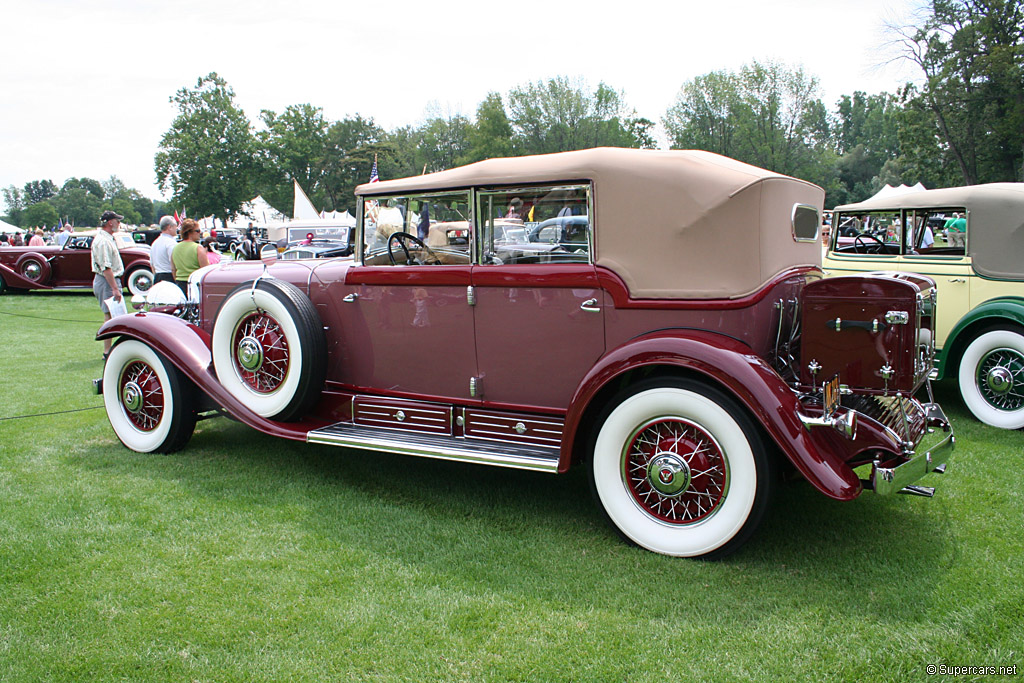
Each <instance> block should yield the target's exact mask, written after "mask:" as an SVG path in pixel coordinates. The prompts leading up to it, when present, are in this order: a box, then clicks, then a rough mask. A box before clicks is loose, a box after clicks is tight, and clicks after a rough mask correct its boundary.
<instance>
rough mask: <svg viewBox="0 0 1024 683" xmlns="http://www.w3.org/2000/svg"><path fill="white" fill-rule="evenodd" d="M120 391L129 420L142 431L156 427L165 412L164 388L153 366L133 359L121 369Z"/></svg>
mask: <svg viewBox="0 0 1024 683" xmlns="http://www.w3.org/2000/svg"><path fill="white" fill-rule="evenodd" d="M118 391H119V394H120V396H121V405H122V406H123V407H124V412H125V415H126V416H127V417H128V421H129V422H131V423H132V425H133V426H134V427H135V428H136V429H138V430H139V431H142V432H151V431H153V430H154V429H156V426H157V425H158V424H160V419H161V418H162V417H163V414H164V390H163V386H162V385H161V384H160V378H159V377H158V376H157V374H156V372H155V371H154V370H153V368H151V367H150V366H149V365H148V364H146V363H144V362H143V361H141V360H134V361H132V362H131V363H129V364H128V365H126V366H125V368H124V370H122V371H121V381H120V383H119V386H118Z"/></svg>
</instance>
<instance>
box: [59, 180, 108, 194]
mask: <svg viewBox="0 0 1024 683" xmlns="http://www.w3.org/2000/svg"><path fill="white" fill-rule="evenodd" d="M73 189H82V190H85V191H86V192H88V193H89V194H91V195H92V196H93V197H96V199H104V198H105V197H106V196H107V193H106V191H105V190H104V189H103V185H102V184H101V183H100V181H98V180H93V179H92V178H68V179H67V180H65V181H64V186H63V187H62V188H61V191H64V190H73Z"/></svg>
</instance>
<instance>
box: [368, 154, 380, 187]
mask: <svg viewBox="0 0 1024 683" xmlns="http://www.w3.org/2000/svg"><path fill="white" fill-rule="evenodd" d="M379 181H380V177H379V176H378V175H377V157H373V168H372V169H370V182H371V183H376V182H379Z"/></svg>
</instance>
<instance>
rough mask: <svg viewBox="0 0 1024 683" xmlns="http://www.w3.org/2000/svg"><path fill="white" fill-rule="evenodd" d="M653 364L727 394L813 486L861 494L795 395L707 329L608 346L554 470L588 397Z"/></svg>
mask: <svg viewBox="0 0 1024 683" xmlns="http://www.w3.org/2000/svg"><path fill="white" fill-rule="evenodd" d="M655 366H661V367H665V366H669V367H675V368H679V369H684V370H687V371H690V372H693V373H697V374H700V375H703V376H705V377H706V378H708V379H710V380H712V381H713V382H714V383H716V384H718V385H719V386H721V387H722V388H724V389H725V390H727V391H728V392H729V393H731V394H732V395H733V396H734V397H735V398H736V399H737V400H738V401H739V402H740V403H741V404H742V405H743V406H744V407H745V408H746V409H747V410H748V411H749V412H750V414H751V415H752V416H753V417H754V419H755V420H757V421H758V422H759V423H760V424H761V426H762V427H763V428H764V429H765V431H766V432H767V433H768V435H769V436H770V437H771V438H772V440H773V441H774V442H775V443H776V444H777V445H778V446H779V448H780V449H781V450H782V452H783V453H785V454H786V457H787V458H789V460H790V462H792V463H793V465H794V466H795V467H796V468H797V470H799V471H800V473H801V474H803V476H804V477H805V478H806V479H807V480H808V481H809V482H810V483H811V484H812V485H813V486H814V487H815V488H817V489H818V490H819V491H821V492H822V493H824V494H825V495H827V496H829V497H830V498H834V499H836V500H851V499H853V498H856V497H857V496H858V495H860V492H861V489H862V486H861V482H860V478H859V477H858V476H857V474H856V473H854V471H853V469H852V468H850V467H849V466H848V465H847V464H846V463H845V462H844V461H843V459H842V457H840V455H839V454H837V453H836V452H834V451H833V450H832V449H830V448H828V445H827V440H823V441H819V440H818V439H816V438H815V437H814V435H813V434H812V432H810V431H809V430H808V429H807V428H806V427H805V426H804V424H803V423H802V422H801V420H800V418H799V416H798V412H799V410H800V404H799V401H798V400H797V396H796V394H795V393H794V392H793V391H792V390H791V389H790V388H789V386H787V385H786V383H785V382H783V381H782V378H781V377H779V375H778V373H776V372H775V371H774V370H773V369H772V368H771V367H770V366H769V365H768V364H767V363H765V362H764V361H763V360H762V359H761V358H760V357H758V355H757V354H755V353H754V352H753V350H751V348H750V347H749V346H747V345H746V344H744V343H742V342H740V341H738V340H736V339H733V338H731V337H726V336H723V335H720V334H716V333H714V332H706V331H701V330H668V331H661V332H654V333H650V334H647V335H643V336H641V337H637V338H636V339H633V340H630V341H628V342H626V343H625V344H623V345H622V346H620V347H618V348H616V349H614V350H613V351H611V352H609V353H607V354H606V355H605V356H604V357H603V358H602V359H601V360H600V361H599V362H598V364H597V365H595V366H594V368H593V369H592V370H591V371H590V372H589V373H588V374H587V376H586V377H584V378H583V381H582V382H580V385H579V386H578V387H577V389H576V392H575V394H574V395H573V398H572V402H571V404H570V406H569V410H568V413H567V415H566V423H565V432H564V433H565V434H566V438H565V439H564V440H563V444H562V452H561V457H560V461H559V471H564V470H565V469H568V467H569V462H570V460H571V457H572V451H573V444H574V443H575V440H576V438H577V436H578V431H579V429H580V426H581V423H582V421H583V418H584V415H585V414H587V411H588V410H589V409H592V408H598V407H597V406H592V402H593V400H594V398H595V397H596V396H597V395H598V394H599V392H600V391H601V389H602V388H604V387H607V386H609V383H610V382H614V381H616V379H617V378H620V377H621V376H622V375H623V374H624V373H626V372H628V371H633V370H642V369H644V368H653V367H655Z"/></svg>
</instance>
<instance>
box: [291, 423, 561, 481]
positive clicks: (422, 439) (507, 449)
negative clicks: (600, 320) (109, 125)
mask: <svg viewBox="0 0 1024 683" xmlns="http://www.w3.org/2000/svg"><path fill="white" fill-rule="evenodd" d="M306 441H307V442H309V443H319V444H326V445H328V446H347V447H349V448H362V449H365V450H370V451H381V452H384V453H397V454H399V455H415V456H418V457H421V458H438V459H441V460H457V461H460V462H473V463H480V464H484V465H497V466H498V467H512V468H515V469H521V470H536V471H540V472H551V473H555V472H557V471H558V458H559V455H560V452H559V449H558V448H554V447H544V446H527V445H523V444H512V443H507V442H498V441H487V440H483V439H472V438H466V437H461V436H447V435H440V434H424V433H422V432H408V431H401V430H397V429H383V428H380V427H359V426H356V425H353V424H351V423H349V422H339V423H337V424H333V425H330V426H329V427H323V428H322V429H314V430H313V431H311V432H308V433H307V434H306Z"/></svg>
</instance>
